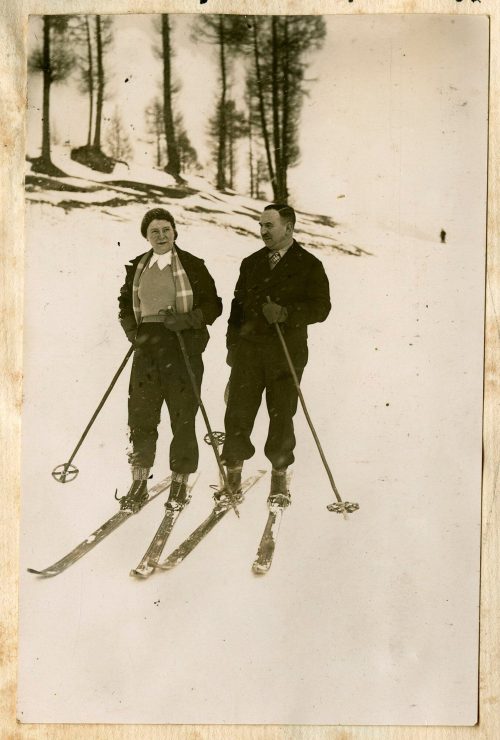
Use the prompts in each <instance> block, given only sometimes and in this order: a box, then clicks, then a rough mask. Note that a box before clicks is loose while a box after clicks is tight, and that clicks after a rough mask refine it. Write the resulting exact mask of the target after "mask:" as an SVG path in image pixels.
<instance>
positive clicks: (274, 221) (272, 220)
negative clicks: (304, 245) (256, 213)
mask: <svg viewBox="0 0 500 740" xmlns="http://www.w3.org/2000/svg"><path fill="white" fill-rule="evenodd" d="M259 223H260V235H261V237H262V239H263V241H264V244H265V245H266V247H267V248H268V249H270V250H271V251H273V252H275V251H277V250H279V249H283V248H284V247H287V246H288V245H289V244H290V243H291V241H292V235H293V226H292V224H291V223H290V222H289V221H287V222H285V221H283V220H282V218H281V216H280V214H279V213H278V211H274V210H272V209H271V210H269V211H263V212H262V216H261V217H260V220H259Z"/></svg>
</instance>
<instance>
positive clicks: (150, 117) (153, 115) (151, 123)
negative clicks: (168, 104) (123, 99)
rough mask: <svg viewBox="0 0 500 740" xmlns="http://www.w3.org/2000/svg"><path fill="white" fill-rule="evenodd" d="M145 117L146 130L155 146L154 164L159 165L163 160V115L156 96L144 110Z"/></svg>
mask: <svg viewBox="0 0 500 740" xmlns="http://www.w3.org/2000/svg"><path fill="white" fill-rule="evenodd" d="M144 115H145V119H146V131H147V133H148V134H149V135H150V136H153V141H154V143H155V146H156V166H157V167H161V166H162V162H163V148H164V147H163V138H164V136H165V120H164V117H163V105H162V103H161V100H160V99H159V98H158V97H156V98H154V99H153V100H152V101H151V103H150V104H149V105H148V107H147V108H146V110H145V111H144Z"/></svg>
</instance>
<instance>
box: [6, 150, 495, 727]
mask: <svg viewBox="0 0 500 740" xmlns="http://www.w3.org/2000/svg"><path fill="white" fill-rule="evenodd" d="M56 163H57V164H58V166H60V167H62V169H64V170H65V171H66V172H68V175H69V177H68V178H65V179H64V180H63V181H57V182H50V181H49V180H48V178H42V177H40V176H38V175H37V176H33V175H31V174H30V173H28V177H27V203H28V207H27V248H26V260H25V274H26V281H25V295H26V309H25V376H24V411H23V495H22V527H21V540H22V541H21V624H20V634H21V645H20V651H21V660H20V665H21V671H20V681H19V704H20V713H19V716H20V718H21V719H22V720H24V721H28V722H35V721H36V722H50V721H58V722H63V721H65V722H80V721H82V722H85V721H86V722H89V721H92V722H124V723H127V722H155V723H165V722H170V723H178V722H180V723H183V722H185V723H197V722H207V723H212V722H213V723H238V722H248V723H255V722H257V723H284V724H286V723H298V724H301V723H304V724H305V723H317V724H335V723H339V724H351V723H357V724H376V723H395V724H418V723H425V724H440V723H443V724H446V723H448V722H449V721H451V720H453V721H454V722H455V723H458V720H459V719H460V718H461V719H462V721H463V723H464V724H465V723H467V722H469V721H474V718H473V717H472V716H471V714H470V712H469V711H468V709H464V711H463V712H462V714H461V709H460V708H461V707H462V706H463V707H466V708H467V707H470V706H471V701H470V697H471V696H474V692H475V691H476V682H475V679H474V668H475V665H476V656H477V650H476V645H475V635H476V633H477V630H476V628H477V621H476V619H477V612H476V604H477V585H478V580H477V569H478V555H479V537H478V531H479V530H478V527H479V490H480V472H481V394H482V368H481V356H482V353H481V346H482V331H481V329H482V305H483V302H482V289H481V286H482V281H483V261H482V259H481V254H478V252H477V251H476V252H475V251H474V250H473V249H471V248H470V244H469V243H460V242H455V243H453V244H449V245H440V244H437V243H431V242H425V241H422V240H417V239H414V240H413V241H410V240H405V241H402V240H401V239H400V237H399V235H398V234H394V233H387V232H381V231H377V230H375V229H374V228H373V227H372V226H371V225H370V224H369V223H364V224H363V223H359V222H357V223H350V224H342V225H338V224H335V223H334V222H333V221H330V220H328V219H327V218H325V217H319V216H315V215H310V214H304V213H299V224H298V231H297V237H298V239H299V241H301V242H302V243H304V244H306V245H307V246H309V247H310V248H312V249H314V250H315V253H316V254H317V255H318V256H319V257H320V258H321V259H322V261H323V263H324V265H325V269H326V271H327V274H328V276H329V278H330V281H331V287H332V298H333V311H332V313H331V315H330V317H329V318H328V320H327V321H326V322H325V323H324V324H321V325H315V326H312V327H311V329H310V362H309V365H308V367H307V368H306V371H305V373H304V378H303V383H302V389H303V393H304V395H305V398H306V400H307V402H308V406H309V411H310V413H311V416H312V418H313V421H314V423H315V425H316V427H317V431H318V434H319V437H320V439H321V441H322V444H323V447H324V449H325V453H326V455H327V458H328V460H329V461H330V465H331V467H332V469H333V473H334V476H335V479H336V482H337V484H338V487H339V489H340V491H341V494H342V495H343V497H344V498H345V499H347V500H350V501H357V502H358V503H359V504H360V510H359V512H357V513H356V514H353V515H352V516H350V517H349V520H348V521H344V520H343V519H342V518H341V517H338V516H335V515H334V514H329V513H328V512H327V510H326V504H328V503H330V502H331V501H332V500H333V495H332V492H331V490H330V488H329V483H328V479H327V476H326V473H325V471H324V470H323V469H322V467H321V463H320V459H319V456H318V454H317V450H316V448H315V446H314V442H313V440H312V438H311V434H310V432H309V429H308V427H307V425H306V422H305V420H304V416H303V414H302V412H301V410H300V409H299V411H298V412H297V416H296V435H297V440H298V443H297V451H296V453H297V454H296V457H297V461H296V464H295V466H294V473H293V477H292V486H291V490H292V496H293V505H292V507H291V508H290V509H289V510H288V511H287V512H286V513H285V515H284V518H283V523H282V527H281V533H280V539H279V543H278V547H277V551H276V556H275V561H274V563H273V566H272V569H271V571H270V573H269V574H268V575H267V576H266V577H265V578H264V579H260V580H259V579H256V578H255V577H253V576H252V575H251V573H250V567H251V564H252V561H253V558H254V555H255V552H256V547H257V544H258V541H259V538H260V535H261V532H262V528H263V526H264V523H265V518H266V506H265V499H266V495H267V486H268V481H269V476H267V478H266V479H264V480H263V481H262V482H261V483H260V484H259V485H258V486H257V487H256V489H255V490H254V491H253V492H252V493H251V494H250V495H249V497H248V500H247V501H246V502H245V503H244V504H243V506H242V508H241V514H242V516H241V520H237V519H236V518H235V517H234V516H233V515H232V514H228V516H227V517H226V518H225V519H224V521H223V522H222V523H221V524H220V525H219V526H218V527H217V528H216V530H214V532H212V534H211V535H210V536H209V537H208V538H207V540H206V541H205V542H204V543H203V545H201V546H200V547H199V549H198V550H197V551H196V552H194V553H193V554H192V555H190V556H189V558H188V559H187V560H186V561H185V563H183V564H182V566H180V567H179V568H178V569H175V570H174V571H172V572H170V573H163V574H158V575H154V576H153V577H152V578H151V579H150V580H149V581H147V582H139V583H138V582H137V581H135V580H132V579H131V578H129V576H128V572H129V570H130V568H131V567H133V566H134V565H136V564H137V562H138V561H139V559H140V557H141V555H142V554H143V551H144V549H145V548H146V546H147V544H148V542H149V540H150V538H151V536H152V534H153V533H154V531H155V529H156V526H157V524H158V522H159V519H160V517H161V516H162V511H163V507H162V503H161V502H160V501H158V502H154V503H152V504H151V505H150V506H149V507H148V508H147V509H145V510H144V511H143V512H142V513H141V514H140V515H139V516H137V517H135V518H133V519H132V520H130V521H129V522H127V524H126V525H124V526H123V527H122V528H121V529H120V530H119V531H118V532H117V533H116V534H115V535H113V536H111V537H110V538H109V539H108V540H106V541H105V543H103V544H102V545H100V546H99V547H98V548H97V549H96V550H95V551H94V552H93V553H92V554H91V555H89V556H88V557H87V558H85V559H84V560H82V561H80V562H79V563H78V564H76V565H75V566H73V567H72V568H71V569H70V570H68V571H67V572H66V573H65V574H63V575H61V576H59V577H57V578H55V579H53V580H37V579H36V578H35V577H33V576H31V575H28V574H26V572H25V568H26V566H34V567H41V566H45V565H48V564H49V563H50V562H53V561H54V560H55V559H57V558H58V557H60V556H61V555H62V554H63V553H64V552H66V551H67V550H68V549H70V548H71V547H72V546H74V545H75V544H76V543H77V542H78V541H79V540H80V539H82V538H83V537H84V536H85V535H87V534H88V533H89V532H91V531H92V530H93V529H94V528H95V527H96V526H97V525H98V524H100V523H101V521H103V520H104V519H105V518H107V517H108V516H109V515H110V514H111V513H112V512H113V511H114V509H115V502H114V501H113V492H114V490H115V488H116V487H118V488H119V490H120V491H123V490H125V489H126V487H127V484H128V476H129V472H128V468H127V463H126V455H125V449H126V444H127V440H126V431H127V429H126V400H127V383H128V377H127V376H128V369H127V370H126V371H125V372H124V373H123V375H122V377H121V378H120V380H119V382H118V384H117V386H116V387H115V389H114V390H113V393H112V395H111V396H110V398H109V399H108V402H107V404H106V406H105V407H104V409H103V411H102V413H101V415H100V416H99V418H98V420H97V422H96V424H95V426H94V427H93V429H92V430H91V432H90V434H89V436H88V438H87V440H86V441H85V443H84V445H83V447H82V449H81V450H80V452H79V453H78V455H77V459H76V461H75V462H76V464H77V465H78V467H79V468H80V471H81V472H80V475H79V476H78V478H77V479H76V480H75V481H74V482H72V483H69V484H67V485H66V486H61V485H60V484H58V483H57V482H55V481H54V480H53V479H52V478H51V475H50V473H51V470H52V468H53V467H54V466H55V465H56V464H58V463H63V462H65V461H66V460H67V458H68V457H69V454H70V453H71V451H72V449H73V447H74V445H75V444H76V442H77V440H78V438H79V436H80V434H81V432H82V431H83V428H84V426H85V424H86V423H87V421H88V419H89V418H90V416H91V414H92V412H93V410H94V408H95V407H96V405H97V403H98V401H99V399H100V397H101V395H102V393H103V392H104V389H105V388H106V387H107V385H108V383H109V381H110V380H111V377H112V376H113V374H114V372H115V370H116V368H117V367H118V365H119V363H120V361H121V359H122V357H123V356H124V354H125V352H126V351H127V349H128V343H127V342H126V339H125V337H124V336H123V333H122V331H121V328H120V327H119V325H118V322H117V302H116V298H117V295H118V292H119V288H120V286H121V284H122V281H123V277H124V268H123V266H124V264H125V263H126V262H127V261H128V260H129V259H130V258H131V257H133V256H134V255H136V254H138V253H140V252H142V251H144V250H145V247H146V242H145V241H144V240H143V239H142V237H141V235H140V232H139V224H140V220H141V218H142V216H143V214H144V212H145V210H146V209H147V208H149V207H151V206H152V205H154V204H157V203H161V204H163V205H165V206H167V207H168V208H170V209H171V210H172V212H173V214H174V216H175V218H176V219H177V221H178V226H179V244H180V245H181V246H182V247H184V248H186V249H189V250H190V251H193V252H194V253H196V254H198V255H200V256H202V257H203V258H204V259H205V260H206V262H207V265H208V267H209V269H210V271H211V272H212V274H213V276H214V279H215V281H216V284H217V287H218V290H219V293H220V295H221V296H222V298H223V301H224V313H223V316H222V317H221V318H220V319H219V320H218V321H217V322H216V323H215V324H214V326H213V327H212V328H211V341H210V343H209V346H208V349H207V351H206V353H205V356H204V361H205V378H204V384H203V396H204V399H205V404H206V406H207V411H208V414H209V416H210V419H211V421H212V425H213V427H214V428H215V429H222V428H223V414H224V405H223V391H224V387H225V384H226V382H227V378H228V368H227V367H226V364H225V349H224V336H225V326H226V320H227V316H228V310H229V304H230V300H231V296H232V292H233V289H234V284H235V282H236V278H237V275H238V266H239V263H240V261H241V259H242V258H243V257H244V256H246V255H247V254H249V253H251V252H252V251H254V250H256V249H258V248H260V246H261V242H260V240H259V238H258V230H257V217H258V214H259V213H260V209H261V207H262V205H263V204H262V203H259V202H254V201H252V200H250V199H249V198H245V197H241V196H238V195H236V194H235V195H231V194H226V195H221V194H219V193H217V192H216V191H214V190H213V189H212V188H210V187H209V186H208V185H207V184H206V183H204V182H203V181H201V180H196V181H195V180H191V181H190V182H189V183H188V187H187V188H184V189H183V188H179V187H178V186H176V185H175V183H173V182H172V181H169V179H168V177H167V176H166V175H165V174H164V173H152V172H149V173H144V172H142V173H141V172H136V171H130V172H129V171H126V170H125V171H123V170H120V169H119V168H117V171H116V172H115V173H114V174H113V177H112V178H109V177H108V178H102V177H98V176H97V175H94V174H93V173H92V175H89V173H88V171H86V172H83V171H82V169H83V168H80V167H79V166H78V165H75V164H74V163H70V161H69V160H68V159H67V158H66V159H65V158H64V157H62V156H59V159H57V162H56ZM62 182H64V189H58V188H60V187H61V183H62ZM73 188H78V189H77V190H75V189H73ZM333 218H334V215H333ZM266 427H267V419H266V412H265V410H264V408H263V409H261V412H260V414H259V416H258V419H257V423H256V427H255V431H254V440H255V444H256V447H257V453H256V455H255V458H254V459H253V460H251V461H249V462H248V463H247V465H246V466H245V473H247V474H250V473H251V472H253V471H254V470H255V469H257V468H262V467H263V468H267V469H269V464H268V462H267V460H266V459H265V458H264V456H263V452H262V448H263V443H264V440H265V434H266ZM198 430H199V437H200V439H201V437H202V436H203V434H204V428H203V423H202V419H201V417H200V418H199V419H198ZM169 439H170V437H169V429H168V422H167V421H166V419H164V420H163V421H162V425H161V428H160V441H159V447H158V456H157V464H156V466H155V470H154V474H155V480H159V479H160V478H161V477H162V476H163V475H165V474H166V473H167V472H168V459H167V458H168V456H167V450H168V444H169ZM216 481H217V469H216V465H215V461H214V460H213V455H212V452H211V450H210V449H209V447H208V446H206V445H203V444H202V449H201V462H200V478H199V481H198V483H197V484H196V488H195V490H194V492H193V493H194V495H193V501H192V503H191V504H190V506H189V508H188V509H187V510H186V511H185V512H184V513H183V514H182V517H181V518H180V519H179V522H178V524H177V525H176V528H175V530H174V532H173V535H172V538H171V540H170V542H169V546H168V547H167V551H169V550H170V549H172V548H173V547H174V546H176V545H177V544H179V543H180V542H181V541H182V539H184V537H185V536H186V535H187V534H188V533H189V532H190V531H191V530H192V529H193V528H194V527H195V526H196V525H197V524H198V523H199V522H200V521H201V519H202V518H203V517H204V516H205V515H206V514H207V513H208V511H209V509H210V506H211V504H210V488H209V486H210V484H212V483H216ZM457 563H459V564H460V565H459V567H457ZM465 637H467V639H465ZM464 646H465V647H464ZM450 707H452V708H453V712H451V710H450V711H449V708H450ZM450 712H451V713H450Z"/></svg>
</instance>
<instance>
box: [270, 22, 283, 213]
mask: <svg viewBox="0 0 500 740" xmlns="http://www.w3.org/2000/svg"><path fill="white" fill-rule="evenodd" d="M271 31H272V50H271V55H272V56H271V98H272V109H273V144H274V162H275V171H276V199H277V201H278V202H279V203H282V202H283V198H284V193H283V170H282V163H281V160H282V157H281V130H280V96H279V82H278V59H279V38H278V18H277V16H275V15H273V16H272V18H271Z"/></svg>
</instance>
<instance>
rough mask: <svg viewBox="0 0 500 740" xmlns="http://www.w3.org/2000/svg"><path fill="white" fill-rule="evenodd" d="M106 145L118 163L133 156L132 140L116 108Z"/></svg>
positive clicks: (110, 123)
mask: <svg viewBox="0 0 500 740" xmlns="http://www.w3.org/2000/svg"><path fill="white" fill-rule="evenodd" d="M106 145H107V149H108V151H109V153H110V155H111V156H112V157H113V159H115V160H117V161H122V162H123V160H127V159H130V158H131V157H132V155H133V150H132V146H131V144H130V139H129V137H128V134H127V132H126V130H125V128H124V126H123V121H122V118H121V115H120V111H119V109H118V107H117V106H116V107H115V109H114V111H113V115H112V116H111V119H110V122H109V128H108V132H107V135H106Z"/></svg>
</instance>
